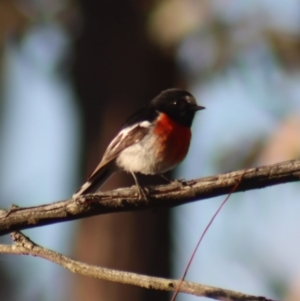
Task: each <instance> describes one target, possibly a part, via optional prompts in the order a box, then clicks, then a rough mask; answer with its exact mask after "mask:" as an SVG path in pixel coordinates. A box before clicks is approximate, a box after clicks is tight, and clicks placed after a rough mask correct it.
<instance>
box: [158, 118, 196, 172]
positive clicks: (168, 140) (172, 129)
mask: <svg viewBox="0 0 300 301" xmlns="http://www.w3.org/2000/svg"><path fill="white" fill-rule="evenodd" d="M154 134H156V135H158V136H159V141H160V146H161V149H160V151H159V156H160V157H161V159H162V160H163V161H164V162H165V163H166V164H167V165H170V167H172V166H174V165H177V164H178V163H180V162H181V161H182V160H183V159H184V158H185V156H186V154H187V152H188V150H189V146H190V140H191V130H190V128H189V127H187V126H184V125H180V124H178V123H177V122H175V121H173V120H172V119H171V118H170V117H168V115H166V114H164V113H160V116H159V118H158V120H157V122H156V127H155V130H154Z"/></svg>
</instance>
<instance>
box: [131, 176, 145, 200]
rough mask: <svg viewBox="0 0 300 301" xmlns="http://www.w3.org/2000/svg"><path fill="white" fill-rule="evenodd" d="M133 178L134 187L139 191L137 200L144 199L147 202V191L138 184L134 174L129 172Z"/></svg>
mask: <svg viewBox="0 0 300 301" xmlns="http://www.w3.org/2000/svg"><path fill="white" fill-rule="evenodd" d="M131 174H132V176H133V178H134V182H135V185H136V187H137V189H138V190H139V195H140V196H139V199H142V198H144V199H145V200H146V201H148V197H147V191H146V189H145V188H143V187H142V186H141V185H140V184H139V182H138V179H137V177H136V174H135V173H134V172H131Z"/></svg>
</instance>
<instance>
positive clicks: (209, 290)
mask: <svg viewBox="0 0 300 301" xmlns="http://www.w3.org/2000/svg"><path fill="white" fill-rule="evenodd" d="M11 236H12V239H13V241H14V244H13V245H0V253H2V254H13V255H17V254H18V255H20V254H23V255H32V256H37V257H41V258H44V259H46V260H49V261H52V262H54V263H56V264H58V265H61V266H62V267H64V268H66V269H68V270H70V271H71V272H73V273H78V274H81V275H85V276H89V277H94V278H98V279H102V280H108V281H114V282H119V283H123V284H131V285H136V286H139V287H144V288H148V289H157V290H165V291H175V290H176V288H177V286H178V284H179V282H180V280H172V279H165V278H158V277H150V276H144V275H139V274H135V273H129V272H122V271H118V270H112V269H107V268H101V267H96V266H92V265H89V264H85V263H82V262H79V261H76V260H73V259H71V258H69V257H67V256H64V255H62V254H60V253H57V252H54V251H51V250H49V249H46V248H43V247H41V246H39V245H37V244H35V243H34V242H33V241H31V240H30V239H29V238H28V237H26V236H25V235H23V234H22V233H20V232H13V233H11ZM180 292H182V293H187V294H192V295H196V296H202V297H207V298H212V299H215V300H222V301H224V300H234V301H272V300H271V299H267V298H265V297H257V296H251V295H245V294H243V293H239V292H235V291H231V290H225V289H221V288H217V287H212V286H207V285H202V284H197V283H192V282H186V281H184V282H182V283H181V286H180Z"/></svg>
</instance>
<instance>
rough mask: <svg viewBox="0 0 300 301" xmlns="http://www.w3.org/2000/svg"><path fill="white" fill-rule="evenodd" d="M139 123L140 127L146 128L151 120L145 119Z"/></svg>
mask: <svg viewBox="0 0 300 301" xmlns="http://www.w3.org/2000/svg"><path fill="white" fill-rule="evenodd" d="M139 125H140V127H142V128H148V127H150V126H151V122H149V121H147V120H145V121H143V122H141V123H140V124H139Z"/></svg>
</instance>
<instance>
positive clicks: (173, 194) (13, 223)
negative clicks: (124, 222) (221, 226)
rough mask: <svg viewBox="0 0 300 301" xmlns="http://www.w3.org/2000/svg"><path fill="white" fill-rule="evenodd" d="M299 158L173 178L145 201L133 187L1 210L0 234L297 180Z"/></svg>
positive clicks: (171, 204) (151, 191)
mask: <svg viewBox="0 0 300 301" xmlns="http://www.w3.org/2000/svg"><path fill="white" fill-rule="evenodd" d="M299 177H300V160H294V161H286V162H282V163H279V164H274V165H268V166H263V167H257V168H250V169H245V170H239V171H234V172H230V173H226V174H221V175H216V176H211V177H206V178H201V179H198V180H191V181H186V182H183V181H174V182H173V183H171V184H169V185H161V186H155V187H149V195H148V201H147V200H145V199H139V198H138V194H137V190H136V187H135V186H133V187H131V188H121V189H117V190H113V191H108V192H99V193H96V194H90V195H85V196H82V197H80V198H78V199H76V200H73V199H70V200H66V201H60V202H56V203H52V204H47V205H40V206H35V207H27V208H20V207H17V206H13V207H12V208H11V209H10V210H9V211H5V210H1V211H0V235H4V234H8V233H10V232H13V231H17V230H20V229H28V228H34V227H40V226H44V225H49V224H53V223H58V222H65V221H71V220H75V219H80V218H84V217H89V216H93V215H99V214H107V213H112V212H122V211H133V210H143V209H153V208H169V207H174V206H177V205H181V204H185V203H190V202H194V201H198V200H203V199H208V198H212V197H216V196H220V195H224V194H228V193H229V192H230V190H231V189H232V187H233V186H234V185H235V184H236V183H239V185H238V187H237V189H236V191H235V192H239V191H247V190H252V189H258V188H263V187H268V186H272V185H278V184H283V183H287V182H295V181H299Z"/></svg>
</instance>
